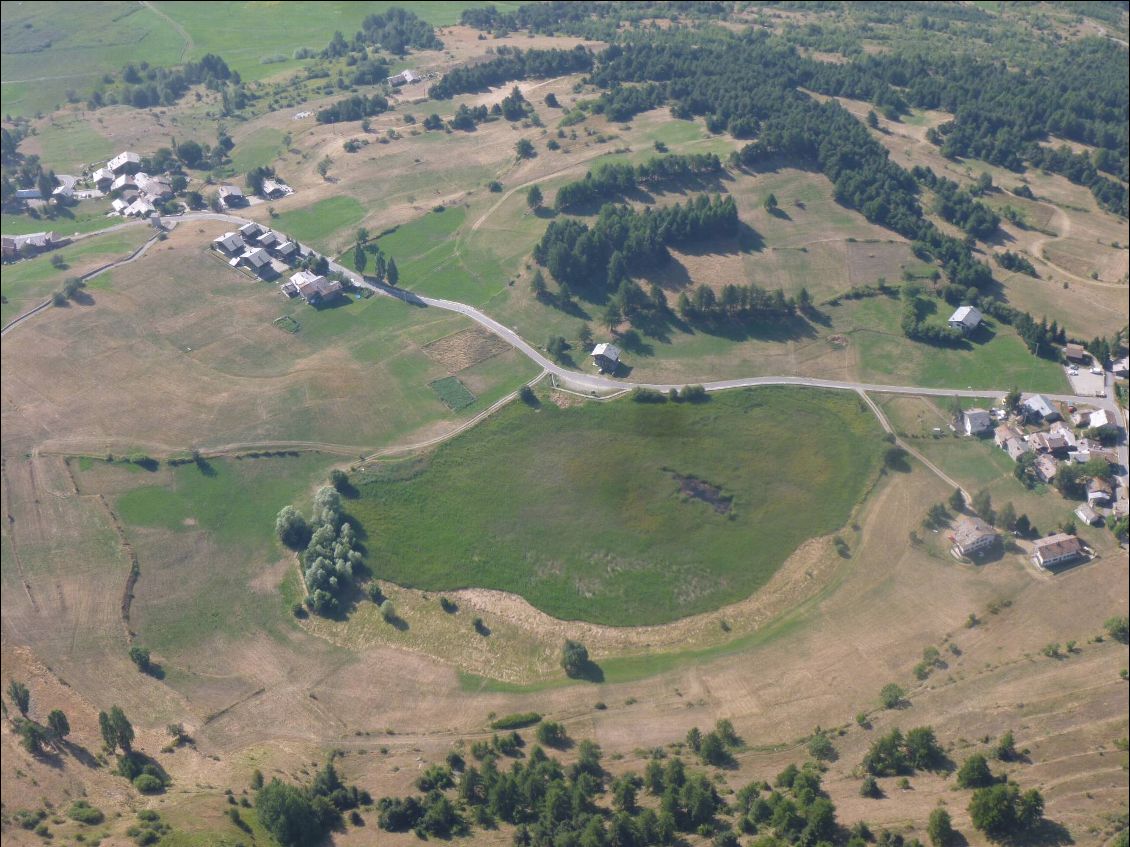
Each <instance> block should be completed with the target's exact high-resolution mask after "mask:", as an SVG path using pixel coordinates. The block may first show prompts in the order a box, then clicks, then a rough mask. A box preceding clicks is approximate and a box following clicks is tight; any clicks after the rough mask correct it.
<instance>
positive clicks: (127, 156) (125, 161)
mask: <svg viewBox="0 0 1130 847" xmlns="http://www.w3.org/2000/svg"><path fill="white" fill-rule="evenodd" d="M106 167H108V168H109V169H110V170H111V171H113V172H114V173H115V174H123V173H135V172H137V171H139V170H141V157H140V156H139V155H137V154H136V153H131V152H129V151H128V150H126V151H124V152H122V153H119V154H118V155H117V156H115V157H114V158H113V159H111V160H110V161H109V162H107V163H106Z"/></svg>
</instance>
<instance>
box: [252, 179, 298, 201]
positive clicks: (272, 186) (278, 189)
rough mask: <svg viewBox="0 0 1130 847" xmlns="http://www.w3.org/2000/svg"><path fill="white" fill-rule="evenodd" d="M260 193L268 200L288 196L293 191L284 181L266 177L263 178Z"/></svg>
mask: <svg viewBox="0 0 1130 847" xmlns="http://www.w3.org/2000/svg"><path fill="white" fill-rule="evenodd" d="M260 193H261V194H262V195H263V196H264V197H266V198H267V199H268V200H278V199H280V198H282V197H289V196H290V195H291V194H293V193H294V189H293V188H291V187H290V186H289V185H287V184H286V183H285V182H279V181H278V180H277V179H270V178H268V179H265V180H263V188H262V190H261V191H260Z"/></svg>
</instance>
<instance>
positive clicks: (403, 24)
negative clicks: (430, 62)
mask: <svg viewBox="0 0 1130 847" xmlns="http://www.w3.org/2000/svg"><path fill="white" fill-rule="evenodd" d="M367 45H373V46H377V47H380V48H381V49H382V50H387V51H388V52H389V53H393V54H395V55H397V56H402V55H404V53H406V52H407V51H408V48H409V47H412V48H414V49H416V50H441V49H443V42H442V41H440V40H439V39H438V38H437V37H436V33H435V30H434V29H433V28H432V25H431V24H429V23H428V22H427V21H425V20H423V19H422V18H420V17H419V16H418V15H416V14H415V13H414V12H409V11H407V10H405V9H401V8H399V7H397V6H393V7H392V8H391V9H389V10H388V11H386V12H382V13H380V14H376V15H368V16H366V17H365V19H364V20H363V21H361V29H360V30H359V31H358V32H357V33H356V34H354V36H353V39H352V41H346V40H345V36H343V35H342V34H341V32H335V33H334V34H333V38H331V39H330V43H329V44H328V45H327V46H326V48H325V49H324V50H322V52H321V53H320V56H321V58H323V59H337V58H340V57H342V56H345V55H347V54H348V53H351V52H360V51H364V50H365V47H366V46H367Z"/></svg>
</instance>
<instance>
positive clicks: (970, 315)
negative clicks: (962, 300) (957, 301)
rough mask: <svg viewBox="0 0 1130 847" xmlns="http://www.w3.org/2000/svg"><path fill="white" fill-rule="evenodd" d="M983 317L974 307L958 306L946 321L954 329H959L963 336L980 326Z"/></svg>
mask: <svg viewBox="0 0 1130 847" xmlns="http://www.w3.org/2000/svg"><path fill="white" fill-rule="evenodd" d="M982 320H984V315H982V314H981V310H980V309H978V308H977V307H976V306H959V307H958V308H957V309H956V310H955V311H954V313H953V314H952V315H950V319H949V321H948V323H949V325H950V326H951V327H953V328H954V329H960V330H961V331H962V332H963V333H964V334H965V335H969V334H970V333H972V332H973V331H974V330H975V329H977V327H979V326H980V325H981V321H982Z"/></svg>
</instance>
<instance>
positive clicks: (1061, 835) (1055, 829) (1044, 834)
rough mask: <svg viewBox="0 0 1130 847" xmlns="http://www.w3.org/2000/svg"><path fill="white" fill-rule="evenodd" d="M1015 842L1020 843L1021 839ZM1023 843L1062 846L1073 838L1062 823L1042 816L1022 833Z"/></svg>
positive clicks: (1073, 841)
mask: <svg viewBox="0 0 1130 847" xmlns="http://www.w3.org/2000/svg"><path fill="white" fill-rule="evenodd" d="M1015 843H1016V844H1020V843H1021V841H1020V840H1018V841H1016V842H1015ZM1023 843H1024V844H1026V845H1029V847H1062V845H1064V844H1074V843H1075V839H1074V838H1072V837H1071V833H1070V832H1069V831H1068V829H1067V827H1065V826H1064V825H1063V824H1061V823H1058V822H1056V821H1052V820H1048V819H1047V818H1043V819H1042V820H1040V821H1039V823H1037V824H1036V825H1035V826H1033V827H1032V828H1031V829H1029V830H1028V831H1027V832H1025V833H1024V835H1023Z"/></svg>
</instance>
